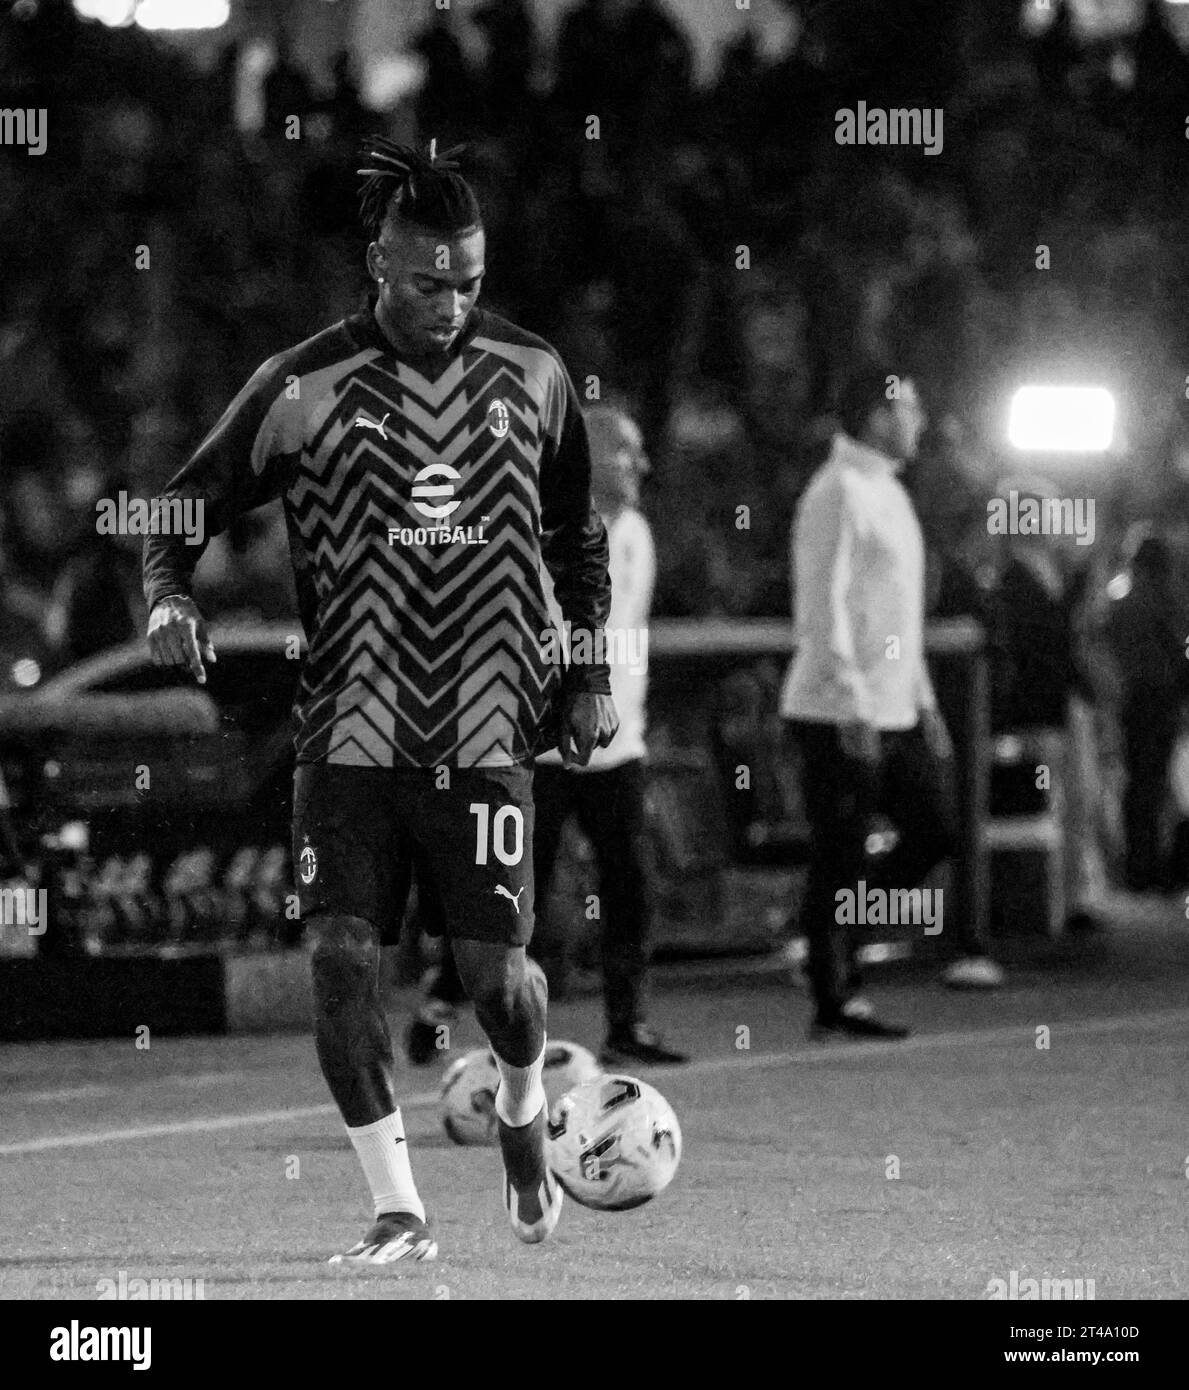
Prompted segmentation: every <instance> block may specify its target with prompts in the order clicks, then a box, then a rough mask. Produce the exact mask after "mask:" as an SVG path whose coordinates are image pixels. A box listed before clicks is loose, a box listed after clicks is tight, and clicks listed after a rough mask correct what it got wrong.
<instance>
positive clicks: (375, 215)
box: [355, 135, 483, 240]
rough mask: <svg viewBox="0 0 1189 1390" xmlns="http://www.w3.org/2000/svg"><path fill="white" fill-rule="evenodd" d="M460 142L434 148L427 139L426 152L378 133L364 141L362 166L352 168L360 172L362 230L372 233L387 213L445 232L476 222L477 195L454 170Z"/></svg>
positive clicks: (375, 233) (479, 223) (377, 231)
mask: <svg viewBox="0 0 1189 1390" xmlns="http://www.w3.org/2000/svg"><path fill="white" fill-rule="evenodd" d="M464 148H465V146H463V145H455V146H454V148H453V149H450V150H447V151H446V152H445V154H438V152H437V141H436V140H431V141H430V142H429V153H428V154H427V155H426V154H421V153H419V152H418V151H417V150H415V149H412V148H411V147H410V146H408V145H397V144H395V143H393V141H391V140H386V139H384V137H383V136H382V135H377V136H373V137H372V138H371V139H370V140H366V141H364V143H363V145H362V147H361V162H362V165H363V167H362V168H360V169H357V170H356V171H355V172H356V173H357V174H359V175H360V176H361V177H362V178H363V183H362V185H361V186H360V190H359V216H360V220H361V221H362V222H363V226H364V230H365V231H366V232H367V234H368V235H369V236H370V237H371V238H372V239H373V240H374V239H375V238H376V237H378V236H379V235H380V229H381V228H382V227H383V225H384V221H385V219H386V218H388V217H390V216H391V217H395V218H397V219H399V220H400V221H402V222H409V223H412V224H413V225H414V226H417V227H423V228H425V229H426V230H427V231H431V232H439V233H444V234H447V235H449V234H453V233H457V232H461V231H465V230H466V229H467V228H469V227H479V226H482V224H483V214H482V212H481V211H480V208H479V200H478V199H477V198H476V197H475V193H474V190H473V189H472V188H471V186H470V184H469V183H467V181H466V179H464V178H463V176H462V175H461V174H460V173H459V172H458V164H457V161H456V156H457V155H459V154H461V153H462V152H463V150H464Z"/></svg>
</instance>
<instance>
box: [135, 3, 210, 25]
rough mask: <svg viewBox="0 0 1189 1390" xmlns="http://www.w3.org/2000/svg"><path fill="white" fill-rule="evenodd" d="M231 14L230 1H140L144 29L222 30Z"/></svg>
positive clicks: (139, 14) (138, 14)
mask: <svg viewBox="0 0 1189 1390" xmlns="http://www.w3.org/2000/svg"><path fill="white" fill-rule="evenodd" d="M230 17H231V6H230V4H229V3H228V0H140V4H139V5H137V7H136V22H137V24H139V25H140V27H141V28H142V29H219V28H222V26H223V25H224V24H226V23H227V21H228V19H230Z"/></svg>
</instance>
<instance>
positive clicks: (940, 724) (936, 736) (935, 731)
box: [920, 705, 954, 762]
mask: <svg viewBox="0 0 1189 1390" xmlns="http://www.w3.org/2000/svg"><path fill="white" fill-rule="evenodd" d="M920 720H921V733H923V734H924V736H925V743H926V744H927V745H928V748H929V751H930V752H931V753H932V754H933V756H934V757H935V758H940V759H941V760H942V762H948V761H949V759H950V758H952V757H953V756H954V745H953V744H952V743H951V742H950V731H949V730H948V729H947V728H946V726H945V720H944V719H943V718H942V717H941V711H940V710H939V709H938V708H937V706H936V705H932V706H929V707H928V708H926V709H923V710H921V713H920Z"/></svg>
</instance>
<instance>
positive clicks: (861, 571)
mask: <svg viewBox="0 0 1189 1390" xmlns="http://www.w3.org/2000/svg"><path fill="white" fill-rule="evenodd" d="M838 414H839V417H840V420H841V423H842V429H843V432H841V433H839V434H838V435H836V436H835V439H834V441H833V447H832V449H831V452H830V456H829V458H828V459H827V460H826V462H825V463H824V464H823V465H822V466H821V468H819V469H818V471H817V472H816V473H815V474H814V476H813V478H812V479H811V480H810V483H809V486H808V488H807V489H806V491H805V493H804V495H803V497H802V498H801V501H800V504H799V506H798V508H797V514H796V518H795V521H794V527H793V538H792V566H793V573H794V609H795V631H794V641H795V644H796V655H795V657H794V658H793V661H792V664H791V666H790V668H789V671H788V675H787V676H786V678H785V682H784V688H783V690H782V692H781V701H780V712H781V714H782V716H783V717H784V718H785V719H786V720H788V721H789V729H790V732H791V734H792V736H793V738H794V740H795V742H796V744H797V746H798V748H799V751H800V754H801V758H802V768H803V777H804V788H805V808H806V815H807V818H808V820H809V823H810V827H811V829H812V832H813V841H814V845H813V855H812V859H811V862H810V868H809V882H808V885H807V888H806V896H805V904H804V909H803V920H804V923H805V929H806V935H807V937H808V940H809V978H810V983H811V985H812V989H813V994H814V1001H815V1004H816V1015H815V1018H814V1022H813V1027H812V1030H811V1036H813V1037H816V1038H826V1037H829V1036H832V1035H844V1036H851V1037H868V1038H902V1037H905V1036H906V1035H907V1032H908V1030H907V1029H905V1028H900V1027H895V1026H893V1025H890V1024H886V1023H882V1022H880V1021H879V1020H878V1019H876V1018H875V1017H873V1016H872V1013H871V1009H870V1006H869V1005H868V1004H867V1002H866V1001H865V1000H862V999H860V998H859V997H858V996H857V990H858V987H859V984H860V977H859V972H858V969H857V966H856V957H855V949H856V945H857V943H856V940H855V936H854V931H853V927H854V924H855V923H856V921H861V920H865V916H864V914H862V913H856V912H855V910H854V907H855V904H856V902H857V901H858V899H859V898H862V899H863V900H864V903H866V902H867V901H869V894H870V891H871V890H872V889H873V888H874V889H876V890H880V889H882V890H884V891H885V892H886V891H887V889H888V888H890V887H895V888H899V889H910V888H912V887H915V886H916V885H917V884H919V883H920V882H921V880H922V879H923V878H924V876H925V875H926V873H928V871H929V870H930V869H931V868H932V867H933V865H934V864H936V863H937V862H939V861H940V860H941V859H943V858H945V857H947V856H948V855H950V854H952V853H954V851H955V833H954V827H953V812H952V800H951V796H950V790H949V776H948V768H947V763H948V760H949V758H950V756H951V750H950V744H949V736H948V734H947V732H946V728H945V723H944V721H943V720H942V718H941V715H940V714H939V712H938V709H937V701H936V698H935V696H934V693H933V686H932V683H931V682H930V679H929V673H928V670H927V668H926V666H925V653H924V542H923V539H922V535H921V528H920V524H919V522H918V521H917V517H916V513H915V511H914V510H913V505H912V501H911V500H910V498H909V495H908V492H907V491H906V490H905V487H904V484H903V483H902V482H901V480H900V477H899V476H898V475H899V473H900V470H901V468H902V467H903V464H904V462H905V461H906V460H908V459H911V458H912V457H913V456H914V454H915V453H916V448H917V443H918V440H919V438H920V435H921V431H922V429H923V428H924V424H925V416H924V412H923V410H922V409H921V406H920V403H919V401H918V398H917V394H916V390H915V387H914V386H913V383H912V382H911V381H908V380H906V379H901V378H898V377H897V376H896V375H895V374H894V373H890V372H885V371H883V370H876V369H865V370H863V371H860V372H859V373H857V374H856V375H855V376H854V377H853V378H852V380H851V381H850V383H849V384H848V386H847V387H846V389H845V390H844V391H843V393H842V396H841V398H840V402H839V411H838ZM880 813H882V814H884V815H886V816H888V817H889V819H890V820H891V822H892V824H893V826H894V827H895V830H896V831H897V833H898V839H897V841H896V843H895V846H894V848H893V849H892V850H891V852H890V853H888V854H886V855H883V856H879V857H875V856H873V855H872V854H869V853H868V843H869V837H870V836H871V835H872V834H873V832H874V830H875V829H876V821H875V817H876V816H877V815H878V814H880ZM885 920H886V919H885Z"/></svg>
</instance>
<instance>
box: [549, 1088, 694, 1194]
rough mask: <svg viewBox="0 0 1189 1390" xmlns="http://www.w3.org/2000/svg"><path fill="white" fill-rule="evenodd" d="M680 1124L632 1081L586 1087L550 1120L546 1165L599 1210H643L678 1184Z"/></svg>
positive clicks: (656, 1096)
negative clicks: (547, 1161)
mask: <svg viewBox="0 0 1189 1390" xmlns="http://www.w3.org/2000/svg"><path fill="white" fill-rule="evenodd" d="M680 1162H681V1126H680V1125H679V1124H678V1123H677V1116H676V1115H674V1113H673V1108H672V1106H670V1104H669V1102H668V1101H667V1100H666V1099H665V1098H664V1096H662V1095H661V1093H660V1092H659V1091H657V1090H655V1089H654V1088H653V1087H652V1086H649V1085H648V1084H647V1082H644V1081H639V1080H637V1078H636V1077H634V1076H621V1075H608V1076H600V1077H598V1078H597V1079H596V1080H594V1081H584V1082H583V1083H582V1084H581V1085H580V1086H576V1087H575V1088H574V1089H573V1090H572V1091H571V1092H570V1093H569V1095H567V1096H563V1097H562V1099H561V1100H560V1101H559V1102H558V1103H557V1105H556V1107H555V1108H554V1110H553V1112H552V1114H551V1115H550V1121H549V1166H550V1168H551V1169H552V1171H553V1175H554V1177H555V1178H556V1179H557V1180H558V1182H559V1183H560V1184H561V1185H562V1187H563V1188H565V1190H566V1191H567V1192H568V1193H569V1195H570V1196H571V1197H573V1199H574V1200H575V1201H576V1202H581V1203H582V1205H583V1206H584V1207H597V1208H598V1209H599V1210H600V1211H628V1210H630V1209H631V1208H632V1207H639V1206H643V1204H644V1203H645V1202H649V1201H651V1200H652V1198H653V1197H655V1196H656V1195H657V1193H658V1192H663V1191H664V1190H665V1188H666V1187H668V1185H669V1184H670V1183H671V1182H672V1181H673V1174H674V1173H676V1171H677V1165H678V1164H679V1163H680Z"/></svg>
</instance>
